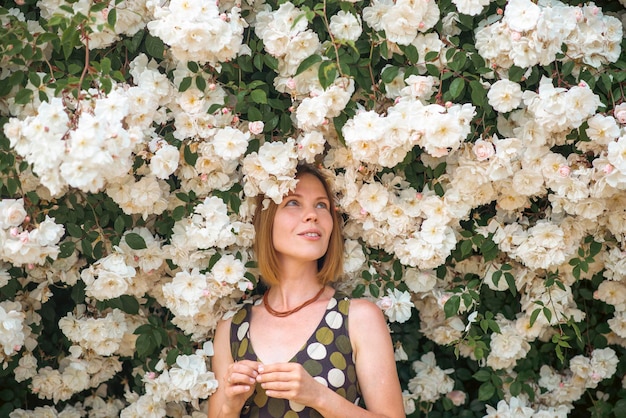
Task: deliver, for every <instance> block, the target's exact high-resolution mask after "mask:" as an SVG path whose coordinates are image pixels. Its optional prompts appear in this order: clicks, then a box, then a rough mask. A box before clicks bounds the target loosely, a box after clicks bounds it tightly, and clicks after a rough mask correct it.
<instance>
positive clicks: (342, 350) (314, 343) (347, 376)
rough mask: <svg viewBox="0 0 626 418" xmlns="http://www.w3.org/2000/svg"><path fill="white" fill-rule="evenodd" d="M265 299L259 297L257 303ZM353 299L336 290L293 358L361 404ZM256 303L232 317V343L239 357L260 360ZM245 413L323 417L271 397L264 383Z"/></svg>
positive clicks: (260, 417) (262, 417) (266, 417)
mask: <svg viewBox="0 0 626 418" xmlns="http://www.w3.org/2000/svg"><path fill="white" fill-rule="evenodd" d="M259 303H261V300H260V299H259V300H258V301H257V304H259ZM349 307H350V299H349V298H348V297H347V296H345V295H341V294H337V293H335V296H333V297H332V298H331V299H330V301H329V302H328V305H327V307H326V313H325V314H324V317H323V318H322V320H321V321H320V323H319V325H318V326H317V328H316V329H315V331H314V332H313V334H312V335H311V337H310V338H309V340H308V341H307V343H306V344H305V345H304V346H303V347H302V348H301V349H300V351H298V353H297V354H296V355H295V356H294V357H293V358H292V359H291V360H290V362H295V363H300V364H302V366H303V367H304V369H305V370H306V371H307V372H309V374H310V375H311V376H313V377H314V378H315V380H317V381H318V382H320V383H322V384H323V385H325V386H327V387H329V388H331V389H333V390H334V391H335V392H337V393H339V394H340V395H341V396H343V397H344V398H346V399H347V400H349V401H350V402H353V403H355V404H358V403H359V402H360V396H361V393H360V390H359V385H358V383H357V379H356V368H355V366H354V360H353V358H352V344H351V343H350V338H349V336H348V309H349ZM251 308H252V305H246V306H245V307H243V308H242V309H241V310H240V311H239V312H237V314H235V316H234V317H233V319H232V325H231V328H230V347H231V351H232V355H233V359H234V360H235V361H239V360H244V359H247V360H253V361H259V359H258V357H257V355H256V354H255V352H254V350H253V348H252V345H251V344H250V332H249V331H250V315H251ZM241 416H242V417H250V418H282V417H284V418H296V417H307V418H308V417H311V418H312V417H315V418H318V417H321V416H322V415H320V414H319V413H318V412H317V411H315V410H314V409H312V408H308V407H305V406H303V405H299V404H297V403H295V402H290V401H287V400H285V399H276V398H268V397H267V395H265V391H264V390H263V388H261V386H257V387H256V390H255V392H254V393H253V394H252V396H251V397H250V398H249V399H248V401H247V402H246V405H245V406H244V408H243V410H242V411H241Z"/></svg>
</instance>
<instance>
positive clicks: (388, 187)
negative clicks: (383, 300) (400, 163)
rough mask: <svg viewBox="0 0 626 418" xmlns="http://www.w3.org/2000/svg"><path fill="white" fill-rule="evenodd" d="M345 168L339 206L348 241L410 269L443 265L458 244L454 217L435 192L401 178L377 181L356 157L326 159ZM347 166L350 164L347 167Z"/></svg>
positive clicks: (338, 181) (340, 177)
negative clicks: (364, 245) (394, 258)
mask: <svg viewBox="0 0 626 418" xmlns="http://www.w3.org/2000/svg"><path fill="white" fill-rule="evenodd" d="M331 159H332V162H331V164H333V165H341V166H342V167H345V172H344V173H342V174H338V175H337V176H336V177H335V181H334V184H335V185H336V186H337V187H338V189H339V190H340V200H339V205H340V207H341V208H342V210H343V212H344V213H346V214H347V215H349V216H348V221H347V223H346V225H345V230H344V231H345V234H346V237H348V238H350V239H359V238H360V239H363V240H364V241H365V242H366V243H367V244H368V245H369V246H372V247H379V248H383V249H385V251H387V252H389V253H393V254H395V255H396V256H397V257H398V258H399V259H400V261H401V262H402V263H403V264H405V265H407V266H418V267H420V268H424V269H428V268H434V267H436V266H438V265H440V264H441V263H442V262H443V260H445V259H446V257H447V256H448V255H449V254H450V251H452V249H453V248H454V247H455V245H456V242H457V241H456V237H455V235H454V231H453V229H452V227H451V226H450V225H449V224H450V223H452V221H453V217H452V216H451V213H450V212H449V211H448V208H447V206H446V203H445V201H444V199H442V198H440V197H439V196H437V195H436V194H435V193H434V192H431V191H428V190H427V189H425V190H424V193H418V192H417V190H415V189H414V188H412V187H410V186H408V185H407V183H406V182H405V181H404V180H402V178H401V177H400V176H394V175H392V174H389V175H384V176H382V177H381V178H380V181H377V180H376V179H375V178H374V176H373V175H372V174H371V173H370V172H369V171H368V169H366V168H364V167H362V166H360V165H359V163H358V161H356V162H355V160H354V158H353V157H352V155H351V154H350V155H346V154H342V153H335V154H333V153H329V155H328V157H327V161H329V160H331ZM346 164H348V166H346Z"/></svg>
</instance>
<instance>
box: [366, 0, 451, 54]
mask: <svg viewBox="0 0 626 418" xmlns="http://www.w3.org/2000/svg"><path fill="white" fill-rule="evenodd" d="M363 20H364V21H365V22H366V23H367V24H368V25H369V26H370V27H371V28H372V29H374V30H376V31H384V32H385V37H386V39H387V40H389V41H391V42H395V43H397V44H399V45H409V44H411V43H413V42H414V41H415V39H416V38H417V36H418V33H420V32H426V31H428V30H429V29H431V28H432V27H433V26H435V24H436V23H437V22H438V21H439V7H438V6H437V2H434V1H429V0H417V1H411V0H399V1H396V2H389V1H379V0H376V1H374V2H372V5H371V6H368V7H365V8H364V9H363Z"/></svg>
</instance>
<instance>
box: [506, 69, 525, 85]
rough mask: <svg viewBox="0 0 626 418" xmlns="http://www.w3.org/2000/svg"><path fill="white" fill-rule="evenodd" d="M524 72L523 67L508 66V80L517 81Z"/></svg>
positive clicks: (520, 79)
mask: <svg viewBox="0 0 626 418" xmlns="http://www.w3.org/2000/svg"><path fill="white" fill-rule="evenodd" d="M525 72H526V69H525V68H521V67H516V66H515V65H514V66H512V67H511V68H509V80H510V81H514V82H516V83H519V82H520V81H522V77H523V76H524V73H525Z"/></svg>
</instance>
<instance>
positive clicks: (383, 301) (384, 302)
mask: <svg viewBox="0 0 626 418" xmlns="http://www.w3.org/2000/svg"><path fill="white" fill-rule="evenodd" d="M376 305H378V307H379V308H380V309H389V308H391V307H392V306H393V301H392V300H391V298H390V297H389V296H383V297H382V298H380V300H379V301H378V302H376Z"/></svg>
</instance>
